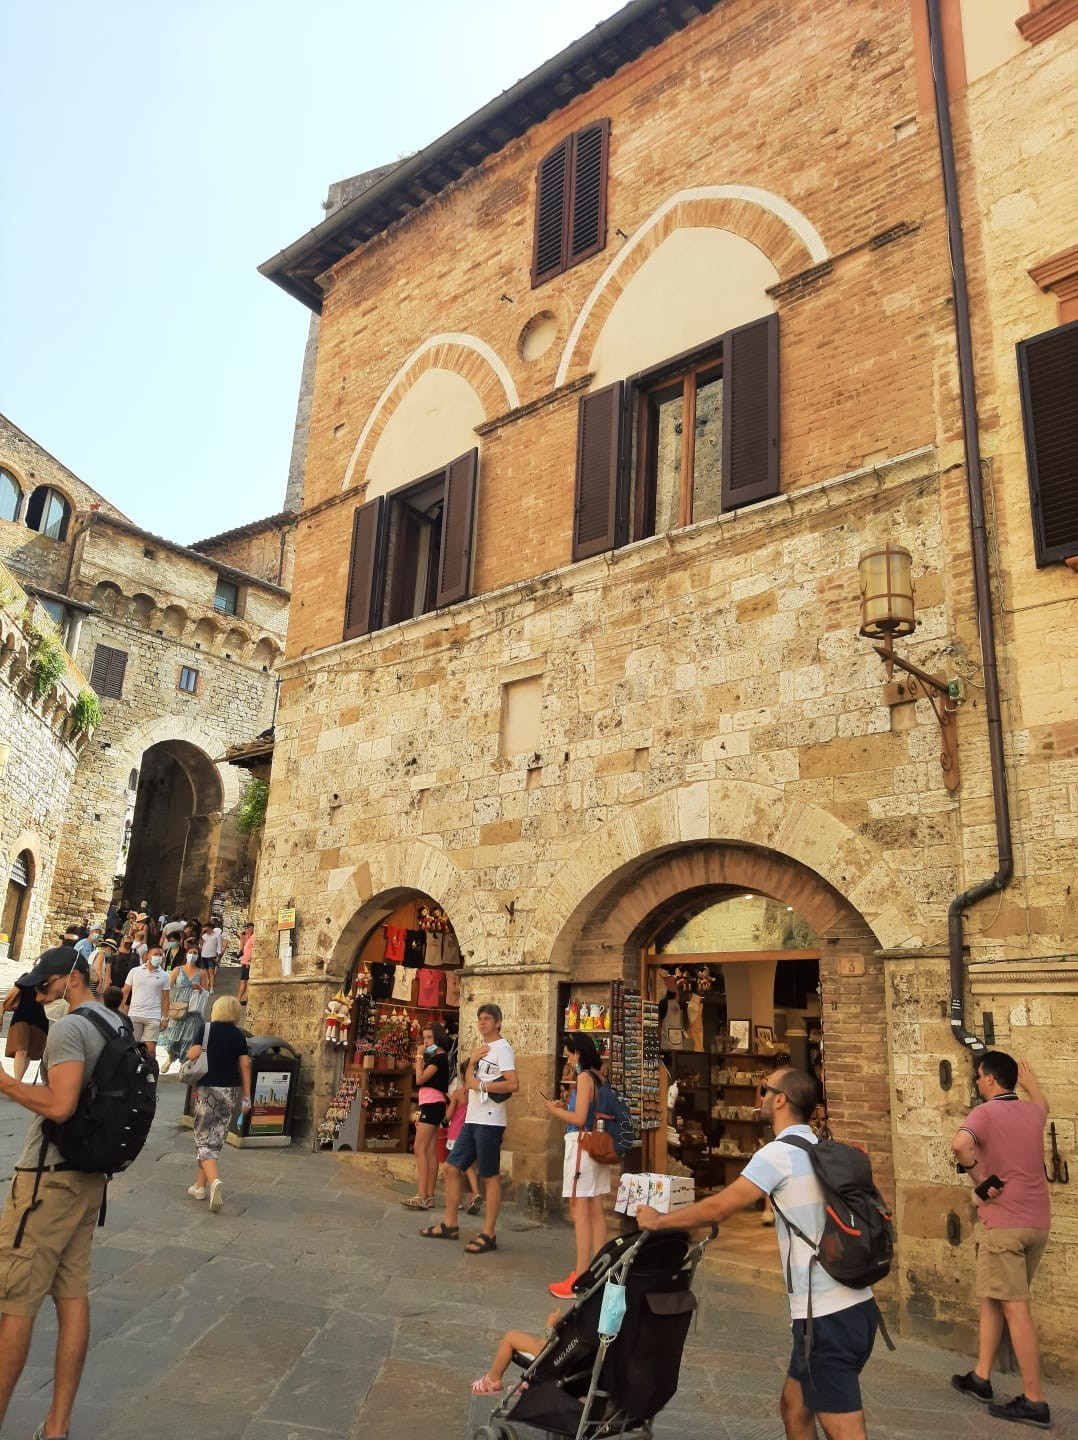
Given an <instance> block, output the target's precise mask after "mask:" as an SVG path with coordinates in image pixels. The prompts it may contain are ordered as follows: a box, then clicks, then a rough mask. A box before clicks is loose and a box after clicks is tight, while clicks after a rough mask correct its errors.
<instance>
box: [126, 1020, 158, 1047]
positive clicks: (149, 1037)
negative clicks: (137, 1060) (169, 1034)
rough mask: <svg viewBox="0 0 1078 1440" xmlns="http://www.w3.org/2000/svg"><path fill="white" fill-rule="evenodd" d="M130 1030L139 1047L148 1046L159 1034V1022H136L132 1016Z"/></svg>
mask: <svg viewBox="0 0 1078 1440" xmlns="http://www.w3.org/2000/svg"><path fill="white" fill-rule="evenodd" d="M130 1018H131V1029H132V1030H133V1031H134V1035H135V1039H136V1040H137V1041H138V1043H139V1044H140V1045H150V1044H152V1043H153V1041H154V1040H156V1039H157V1037H158V1035H160V1033H161V1022H160V1020H136V1019H135V1017H134V1016H133V1015H132V1016H131V1017H130Z"/></svg>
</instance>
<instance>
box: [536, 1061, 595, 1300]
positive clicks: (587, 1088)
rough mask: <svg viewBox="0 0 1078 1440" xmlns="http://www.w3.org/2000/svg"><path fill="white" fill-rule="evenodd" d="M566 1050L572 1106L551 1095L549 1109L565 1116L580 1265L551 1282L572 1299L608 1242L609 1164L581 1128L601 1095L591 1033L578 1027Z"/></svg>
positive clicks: (569, 1194) (568, 1186)
mask: <svg viewBox="0 0 1078 1440" xmlns="http://www.w3.org/2000/svg"><path fill="white" fill-rule="evenodd" d="M565 1053H566V1055H567V1056H568V1058H569V1060H570V1062H571V1063H572V1066H573V1069H574V1071H575V1072H576V1083H575V1085H574V1086H573V1093H572V1096H571V1098H570V1102H569V1105H568V1106H565V1105H559V1104H558V1102H557V1101H556V1100H547V1101H546V1108H547V1111H548V1113H549V1114H550V1115H553V1117H554V1119H555V1120H564V1121H565V1123H566V1126H567V1129H566V1131H565V1158H564V1163H563V1166H562V1187H561V1193H562V1195H563V1196H564V1197H565V1198H566V1199H567V1200H569V1201H570V1202H571V1205H570V1208H571V1209H572V1213H573V1232H574V1234H575V1236H576V1265H575V1266H574V1268H573V1269H572V1271H570V1273H569V1276H568V1278H567V1279H565V1280H558V1281H556V1282H555V1284H553V1285H550V1286H548V1287H547V1288H548V1289H549V1291H550V1293H551V1295H555V1296H557V1298H558V1299H559V1300H565V1299H571V1297H572V1294H573V1282H574V1280H575V1279H576V1277H577V1276H578V1275H583V1273H584V1271H585V1270H586V1269H587V1268H588V1266H589V1265H590V1264H591V1262H592V1259H593V1257H594V1256H595V1255H597V1254H598V1252H599V1251H600V1250H601V1249H602V1248H603V1246H604V1245H605V1244H606V1213H605V1211H604V1210H603V1198H604V1196H606V1195H609V1194H610V1166H609V1165H601V1164H599V1163H597V1162H596V1161H595V1160H593V1159H592V1157H591V1156H590V1155H589V1154H588V1152H587V1151H586V1150H583V1149H581V1146H580V1130H581V1128H582V1127H583V1128H588V1118H589V1116H591V1113H592V1110H593V1108H594V1105H595V1100H596V1097H597V1096H598V1094H599V1083H600V1078H601V1077H600V1074H599V1067H600V1065H601V1063H602V1062H601V1060H600V1059H599V1052H598V1050H597V1049H596V1048H595V1041H594V1040H593V1039H592V1038H591V1036H590V1035H578V1034H576V1033H575V1032H574V1033H573V1034H570V1035H568V1036H567V1037H566V1040H565Z"/></svg>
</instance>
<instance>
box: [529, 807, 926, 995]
mask: <svg viewBox="0 0 1078 1440" xmlns="http://www.w3.org/2000/svg"><path fill="white" fill-rule="evenodd" d="M714 842H722V843H724V844H725V845H727V846H735V847H740V848H741V849H742V850H744V851H745V852H746V853H747V854H751V855H753V856H755V857H756V858H755V859H754V860H753V862H752V863H753V865H754V866H760V865H762V864H764V863H765V861H766V859H767V856H768V855H770V856H773V857H775V858H776V859H777V861H778V862H779V865H780V867H781V866H782V863H783V862H784V861H789V862H793V863H794V864H795V865H796V866H799V867H802V868H803V870H804V871H806V872H808V873H810V874H812V875H816V876H819V877H820V879H821V880H822V881H824V882H825V883H826V885H827V886H829V887H830V889H831V890H832V891H833V892H834V893H835V895H836V896H839V897H842V899H843V901H845V902H847V903H848V904H849V906H851V907H852V909H853V910H854V911H855V912H856V913H857V914H858V915H860V916H862V917H863V919H864V922H865V924H866V925H867V926H868V927H869V929H870V931H871V933H872V935H873V936H874V937H875V939H876V942H877V943H878V945H879V946H880V947H882V948H885V949H896V948H909V949H919V948H921V947H923V946H924V945H925V943H926V939H925V935H926V930H927V929H928V923H927V918H926V916H925V914H924V912H923V910H922V908H921V906H920V905H919V903H918V902H917V901H916V900H915V899H914V897H913V896H912V895H911V894H910V892H909V890H908V889H907V887H906V884H905V882H904V881H903V879H902V877H901V876H900V875H899V874H898V873H897V872H896V871H895V870H894V869H893V868H892V867H891V866H890V865H889V864H888V863H887V861H886V859H885V858H884V857H883V856H882V855H881V854H880V852H879V851H878V850H877V849H876V847H875V846H873V845H871V844H869V843H868V842H867V841H865V840H863V839H862V838H861V837H860V836H858V835H856V834H855V833H854V832H853V831H852V830H850V829H849V827H848V826H846V825H844V824H843V823H842V821H841V820H838V819H836V818H835V816H833V815H831V814H829V813H828V812H827V811H826V810H823V809H821V808H820V807H819V806H816V805H811V804H809V803H808V802H806V801H804V800H799V799H797V798H796V797H793V796H789V795H787V794H785V793H784V792H783V791H781V790H776V789H773V788H771V787H768V786H765V785H757V784H753V783H751V782H748V781H736V780H710V781H707V780H701V781H698V782H696V783H694V784H689V785H681V786H678V787H675V788H674V789H671V790H666V791H664V792H663V793H662V794H661V795H657V796H654V797H653V798H652V799H650V800H644V801H641V802H640V804H638V805H634V806H632V807H631V808H629V809H626V810H625V811H623V812H622V813H621V814H620V815H619V816H618V817H617V818H616V819H615V820H613V821H611V822H610V823H609V824H607V825H605V826H603V827H602V828H601V829H599V830H597V831H594V832H592V834H590V835H589V836H588V837H587V838H586V839H585V840H583V841H582V842H581V843H580V845H578V846H577V848H576V850H575V851H574V852H573V854H572V855H571V856H570V857H569V858H568V859H567V860H566V861H565V862H564V864H563V865H562V867H561V869H560V870H559V871H558V873H557V874H556V875H555V877H554V879H553V880H552V881H551V883H550V885H549V886H548V887H547V889H546V891H545V893H544V894H543V896H542V897H541V898H540V900H539V902H538V904H537V906H536V911H535V918H534V919H533V920H532V922H531V924H530V925H529V927H528V930H527V932H526V934H525V935H524V937H523V941H522V958H523V959H524V961H525V963H527V964H534V965H550V966H552V967H553V968H554V969H560V970H563V971H566V972H567V971H568V969H569V967H570V958H571V954H572V950H573V946H574V945H575V943H576V939H577V936H578V934H579V931H580V928H581V927H582V926H583V924H584V923H585V922H586V919H587V917H588V916H589V915H590V914H594V913H595V911H596V909H597V907H598V906H600V905H601V904H602V902H603V901H604V900H605V898H606V897H608V896H609V895H611V894H612V893H613V892H614V891H615V890H617V889H618V887H620V886H623V885H624V884H625V881H626V879H627V878H628V877H630V876H631V875H632V873H633V872H634V870H636V869H637V868H639V866H640V865H641V863H642V862H643V861H645V859H646V857H649V856H653V855H655V854H658V853H659V852H662V851H664V850H672V849H677V848H680V847H684V846H687V845H701V844H712V843H714ZM793 873H794V872H792V871H791V872H790V875H791V877H792V875H793ZM731 883H740V882H739V881H732V882H731ZM770 883H771V884H773V885H774V884H779V883H780V882H779V880H778V879H776V878H775V877H774V876H772V877H771V879H770ZM781 883H782V884H783V886H784V887H785V889H786V890H787V891H788V890H789V888H790V887H791V886H792V885H793V883H794V881H793V879H792V878H790V879H789V880H786V881H782V882H781ZM759 888H760V889H761V890H763V889H765V888H766V887H765V886H764V885H760V886H759ZM776 898H782V897H781V895H777V896H776ZM787 903H793V902H792V901H789V900H788V901H787ZM799 903H803V902H799ZM795 908H796V907H795ZM807 918H810V919H811V918H812V917H811V916H809V917H807ZM816 920H817V924H816V925H814V928H819V925H820V923H821V917H820V916H817V917H816Z"/></svg>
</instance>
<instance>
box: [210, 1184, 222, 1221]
mask: <svg viewBox="0 0 1078 1440" xmlns="http://www.w3.org/2000/svg"><path fill="white" fill-rule="evenodd" d="M221 1190H222V1186H221V1182H220V1180H215V1181H214V1182H213V1184H212V1185H211V1186H210V1209H211V1210H212V1211H214V1213H216V1212H217V1211H218V1210H220V1208H221V1206H222V1205H223V1204H224V1203H225V1197H224V1195H223V1194H222V1193H221Z"/></svg>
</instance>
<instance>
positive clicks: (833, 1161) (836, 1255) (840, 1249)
mask: <svg viewBox="0 0 1078 1440" xmlns="http://www.w3.org/2000/svg"><path fill="white" fill-rule="evenodd" d="M776 1138H777V1139H779V1140H781V1141H783V1143H784V1144H786V1145H793V1146H794V1147H795V1148H796V1149H798V1150H803V1151H804V1152H805V1154H806V1155H807V1156H808V1157H809V1160H810V1162H811V1164H812V1170H813V1174H814V1175H815V1176H816V1179H817V1180H818V1181H819V1184H820V1189H821V1190H822V1191H823V1196H824V1223H823V1234H822V1235H821V1236H820V1238H819V1240H818V1241H816V1240H813V1239H812V1238H811V1237H810V1236H808V1235H806V1234H805V1232H804V1231H803V1230H800V1229H798V1227H797V1226H796V1225H795V1224H794V1223H793V1221H792V1220H789V1219H787V1217H786V1216H785V1215H784V1214H783V1213H782V1211H781V1210H780V1209H779V1207H778V1205H777V1204H776V1203H775V1199H774V1196H772V1198H771V1205H772V1208H773V1209H774V1211H775V1214H776V1215H778V1216H779V1218H780V1219H781V1220H782V1222H783V1224H784V1225H785V1226H786V1228H787V1229H788V1230H789V1231H791V1232H792V1233H793V1234H794V1235H796V1236H797V1237H798V1238H799V1239H800V1240H803V1241H804V1243H805V1244H806V1245H807V1246H808V1247H809V1249H810V1250H811V1251H812V1260H811V1262H810V1263H809V1295H808V1323H807V1325H806V1327H805V1332H806V1334H805V1341H806V1349H808V1348H810V1347H811V1344H812V1267H813V1266H814V1265H817V1264H819V1265H820V1266H822V1267H823V1269H824V1270H825V1271H826V1273H827V1274H828V1275H830V1276H831V1278H832V1280H837V1281H838V1282H839V1284H840V1285H848V1286H849V1287H850V1288H851V1289H853V1290H860V1289H862V1288H863V1287H864V1286H868V1285H875V1284H876V1283H877V1281H879V1280H882V1279H883V1278H884V1276H885V1275H887V1274H888V1273H889V1271H890V1269H891V1260H892V1258H893V1256H894V1253H895V1241H894V1232H893V1230H892V1228H891V1207H890V1206H889V1205H888V1204H887V1202H886V1200H884V1198H883V1196H882V1195H881V1194H880V1192H879V1191H878V1190H877V1189H876V1183H875V1181H874V1180H873V1178H872V1162H871V1160H869V1158H868V1155H867V1154H866V1153H865V1151H864V1150H861V1149H859V1148H858V1147H857V1146H856V1145H844V1144H843V1143H842V1141H841V1140H831V1139H828V1138H825V1139H820V1140H817V1141H816V1142H815V1144H814V1143H813V1142H812V1141H811V1140H806V1139H805V1138H804V1137H803V1136H801V1135H786V1134H783V1135H779V1136H777V1137H776ZM787 1269H788V1270H789V1267H787ZM787 1286H788V1288H792V1284H791V1280H790V1276H789V1274H787ZM877 1317H878V1323H879V1327H880V1333H881V1335H882V1336H883V1338H884V1340H885V1341H886V1343H887V1347H888V1349H890V1350H893V1349H894V1348H895V1347H894V1346H893V1345H892V1343H891V1337H890V1336H889V1335H888V1333H887V1329H886V1326H885V1325H884V1324H883V1319H882V1317H881V1316H879V1312H878V1311H877Z"/></svg>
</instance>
